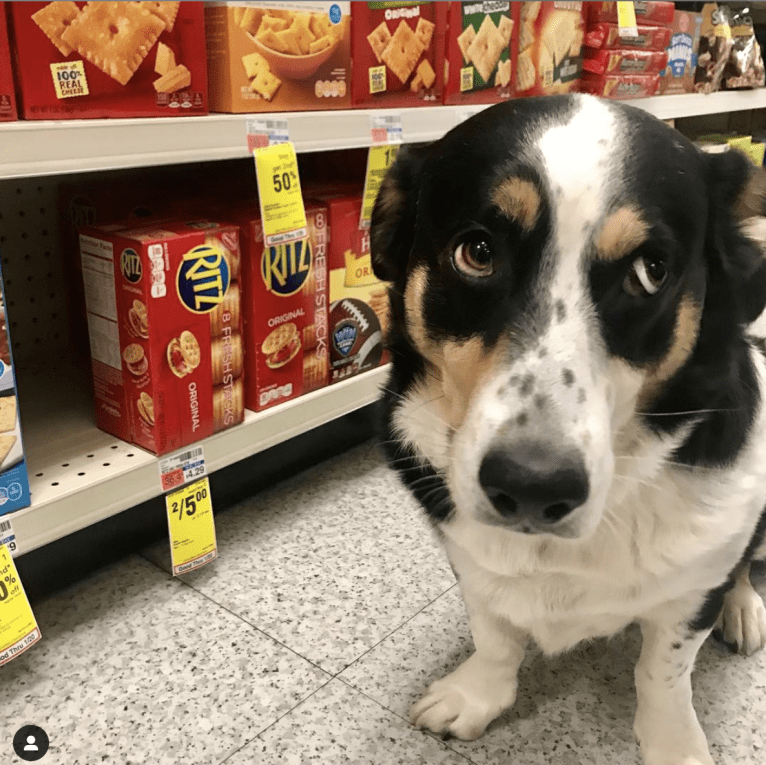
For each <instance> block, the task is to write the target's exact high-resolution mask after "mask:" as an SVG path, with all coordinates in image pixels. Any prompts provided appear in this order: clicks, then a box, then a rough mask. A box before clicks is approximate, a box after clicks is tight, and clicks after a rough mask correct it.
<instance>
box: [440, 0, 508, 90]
mask: <svg viewBox="0 0 766 765" xmlns="http://www.w3.org/2000/svg"><path fill="white" fill-rule="evenodd" d="M520 8H521V6H520V3H503V2H467V3H464V2H460V3H455V2H451V3H449V14H448V20H447V33H446V49H447V55H446V58H445V65H444V103H445V104H490V103H495V102H497V101H502V100H504V99H507V98H511V97H512V96H513V93H514V91H515V89H516V63H517V59H518V42H519V35H518V26H519V12H520Z"/></svg>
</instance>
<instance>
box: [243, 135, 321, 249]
mask: <svg viewBox="0 0 766 765" xmlns="http://www.w3.org/2000/svg"><path fill="white" fill-rule="evenodd" d="M253 154H254V155H255V175H256V178H257V179H258V195H259V197H260V200H261V217H262V218H263V240H264V242H265V243H266V245H267V246H269V247H271V246H272V245H275V244H283V243H285V242H294V241H296V240H298V239H305V238H306V237H307V236H308V230H307V229H308V227H307V225H306V210H305V208H304V207H303V196H302V194H301V182H300V178H299V177H298V158H297V157H296V156H295V147H294V146H293V145H292V143H289V142H287V143H277V144H274V145H273V146H264V147H263V148H261V149H254V150H253Z"/></svg>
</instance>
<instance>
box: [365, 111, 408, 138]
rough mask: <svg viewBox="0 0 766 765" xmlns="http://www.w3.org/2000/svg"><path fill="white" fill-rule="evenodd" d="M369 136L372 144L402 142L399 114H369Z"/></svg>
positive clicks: (402, 135) (402, 134)
mask: <svg viewBox="0 0 766 765" xmlns="http://www.w3.org/2000/svg"><path fill="white" fill-rule="evenodd" d="M370 136H371V138H372V142H373V144H381V143H402V142H403V141H404V131H403V130H402V115H401V114H373V115H371V116H370Z"/></svg>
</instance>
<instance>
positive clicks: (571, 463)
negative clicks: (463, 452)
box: [479, 443, 589, 529]
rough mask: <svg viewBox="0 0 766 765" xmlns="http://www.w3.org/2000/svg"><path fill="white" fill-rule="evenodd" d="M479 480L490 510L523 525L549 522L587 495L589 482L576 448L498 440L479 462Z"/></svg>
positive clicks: (532, 525)
mask: <svg viewBox="0 0 766 765" xmlns="http://www.w3.org/2000/svg"><path fill="white" fill-rule="evenodd" d="M479 483H480V484H481V487H482V489H484V492H485V494H486V495H487V497H488V498H489V500H490V502H491V503H492V505H493V506H494V508H495V509H496V510H497V511H498V513H500V515H502V516H503V518H505V519H506V520H507V521H508V522H510V523H511V524H512V525H514V526H519V527H521V528H527V527H530V526H531V527H532V528H533V529H537V528H539V527H541V526H551V525H552V524H555V523H556V522H557V521H560V520H561V519H562V518H564V517H565V516H567V515H569V513H571V512H572V511H573V510H575V509H576V508H578V507H579V506H580V505H582V504H583V503H584V502H585V501H586V500H587V499H588V491H589V482H588V473H587V471H586V469H585V464H584V462H583V459H582V457H581V456H580V455H579V454H578V452H576V451H574V450H572V451H562V450H561V449H560V448H557V447H555V446H553V445H550V444H540V443H519V444H513V445H508V444H502V445H496V446H494V447H493V448H491V449H490V450H489V451H488V452H487V454H486V455H485V457H484V459H483V460H482V463H481V467H480V469H479Z"/></svg>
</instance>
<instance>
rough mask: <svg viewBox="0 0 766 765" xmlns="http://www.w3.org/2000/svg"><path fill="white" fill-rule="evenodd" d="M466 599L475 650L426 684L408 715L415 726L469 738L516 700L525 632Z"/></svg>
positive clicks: (483, 728)
mask: <svg viewBox="0 0 766 765" xmlns="http://www.w3.org/2000/svg"><path fill="white" fill-rule="evenodd" d="M466 605H467V607H468V613H469V621H470V624H471V634H472V635H473V642H474V646H475V648H476V650H475V652H474V653H473V655H472V656H470V657H469V658H468V659H466V661H464V662H463V663H462V664H461V665H460V666H459V667H458V668H457V669H456V670H455V671H454V672H452V673H450V674H449V675H447V676H446V677H445V678H443V679H442V680H437V681H436V682H435V683H433V684H432V685H431V687H430V688H429V689H428V692H427V693H426V695H425V696H424V697H423V698H422V699H421V700H420V701H418V703H417V704H415V706H414V707H413V708H412V712H411V715H410V717H411V720H412V722H413V724H414V725H416V726H417V727H418V728H428V729H429V730H431V731H433V732H434V733H451V734H452V735H453V736H456V737H457V738H462V739H465V740H466V741H472V740H473V739H475V738H478V737H479V736H481V734H482V733H484V731H485V729H486V727H487V725H489V723H490V722H492V720H494V719H495V718H496V717H497V716H498V715H499V714H500V713H501V712H502V711H503V710H504V709H507V708H508V707H510V706H511V705H512V704H513V702H514V701H516V687H517V682H516V677H517V675H518V671H519V666H520V665H521V662H522V660H523V658H524V646H525V644H526V642H527V638H526V635H524V633H522V632H521V631H520V630H517V629H516V628H515V627H513V626H512V625H511V624H509V623H508V622H505V621H500V620H498V619H496V618H495V617H494V616H493V615H491V614H489V613H487V612H485V611H484V610H483V609H476V608H473V609H472V608H471V606H470V604H469V603H466Z"/></svg>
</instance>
